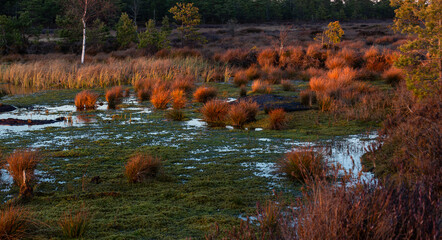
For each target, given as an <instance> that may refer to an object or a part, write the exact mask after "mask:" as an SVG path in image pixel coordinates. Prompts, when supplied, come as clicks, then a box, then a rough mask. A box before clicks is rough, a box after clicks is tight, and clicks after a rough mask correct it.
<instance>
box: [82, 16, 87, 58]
mask: <svg viewBox="0 0 442 240" xmlns="http://www.w3.org/2000/svg"><path fill="white" fill-rule="evenodd" d="M82 21H83V44H82V45H83V46H82V49H81V64H83V63H84V55H85V53H86V21H85V20H84V18H83V19H82Z"/></svg>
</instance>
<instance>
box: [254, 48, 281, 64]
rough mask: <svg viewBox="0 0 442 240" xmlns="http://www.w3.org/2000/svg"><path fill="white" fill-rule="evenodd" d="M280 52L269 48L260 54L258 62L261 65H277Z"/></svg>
mask: <svg viewBox="0 0 442 240" xmlns="http://www.w3.org/2000/svg"><path fill="white" fill-rule="evenodd" d="M278 59H279V56H278V52H277V51H275V50H273V49H270V48H267V49H264V50H262V51H261V52H260V53H259V54H258V59H257V60H258V63H259V65H260V66H261V67H270V66H276V65H277V64H278Z"/></svg>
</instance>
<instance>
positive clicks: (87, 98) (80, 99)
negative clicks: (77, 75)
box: [75, 90, 98, 110]
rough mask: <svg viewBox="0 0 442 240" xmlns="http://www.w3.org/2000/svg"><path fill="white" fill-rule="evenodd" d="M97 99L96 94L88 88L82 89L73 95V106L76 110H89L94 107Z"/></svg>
mask: <svg viewBox="0 0 442 240" xmlns="http://www.w3.org/2000/svg"><path fill="white" fill-rule="evenodd" d="M97 99H98V94H97V93H94V92H92V91H90V90H84V91H81V92H79V93H78V94H77V95H76V96H75V106H76V107H77V110H85V109H86V110H90V109H95V106H96V103H97Z"/></svg>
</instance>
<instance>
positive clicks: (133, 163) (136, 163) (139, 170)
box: [125, 153, 162, 183]
mask: <svg viewBox="0 0 442 240" xmlns="http://www.w3.org/2000/svg"><path fill="white" fill-rule="evenodd" d="M161 167H162V162H161V159H159V158H157V157H153V156H151V155H148V154H145V153H139V154H136V155H135V156H133V157H131V158H130V159H129V161H128V162H127V163H126V166H125V174H126V177H127V180H128V181H129V182H130V183H139V182H143V181H145V180H146V179H149V178H154V177H156V176H157V175H158V173H159V171H160V169H161Z"/></svg>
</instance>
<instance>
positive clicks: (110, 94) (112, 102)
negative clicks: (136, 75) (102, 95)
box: [106, 86, 123, 109]
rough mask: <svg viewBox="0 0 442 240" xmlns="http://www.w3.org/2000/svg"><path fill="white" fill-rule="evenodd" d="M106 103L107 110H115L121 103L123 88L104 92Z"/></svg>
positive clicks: (117, 87)
mask: <svg viewBox="0 0 442 240" xmlns="http://www.w3.org/2000/svg"><path fill="white" fill-rule="evenodd" d="M106 101H107V102H108V107H109V108H111V109H115V108H116V107H117V105H119V104H121V103H122V102H123V87H121V86H116V87H113V88H111V89H110V90H108V91H107V92H106Z"/></svg>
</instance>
